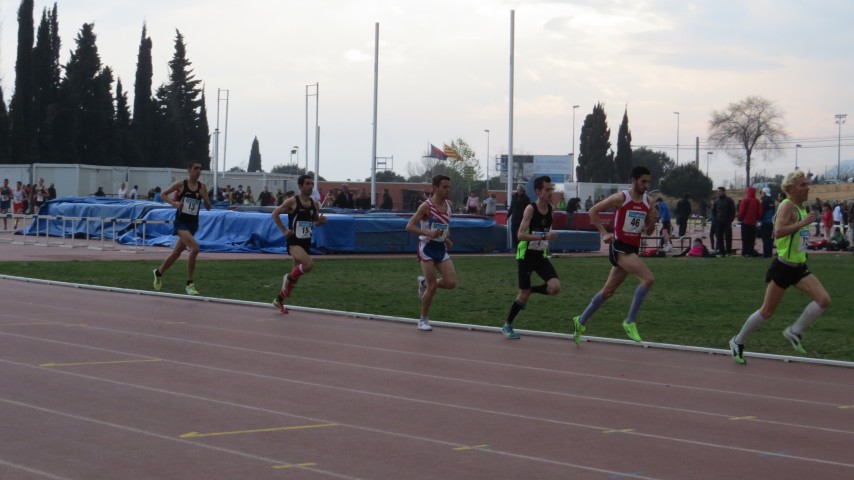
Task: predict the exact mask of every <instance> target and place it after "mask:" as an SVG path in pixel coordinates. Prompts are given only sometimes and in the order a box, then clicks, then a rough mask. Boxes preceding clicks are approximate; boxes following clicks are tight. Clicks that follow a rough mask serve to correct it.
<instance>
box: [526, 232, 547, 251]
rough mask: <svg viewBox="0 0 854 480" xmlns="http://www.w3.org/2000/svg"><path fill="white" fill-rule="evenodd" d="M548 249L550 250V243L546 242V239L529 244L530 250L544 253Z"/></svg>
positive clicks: (537, 233) (536, 233)
mask: <svg viewBox="0 0 854 480" xmlns="http://www.w3.org/2000/svg"><path fill="white" fill-rule="evenodd" d="M531 233H532V234H533V235H539V234H541V233H546V234H547V233H548V232H531ZM548 248H549V241H548V240H545V239H540V240H534V241H529V242H528V250H536V251H538V252H542V251H545V250H548Z"/></svg>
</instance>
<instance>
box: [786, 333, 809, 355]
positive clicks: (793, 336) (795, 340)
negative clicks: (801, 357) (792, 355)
mask: <svg viewBox="0 0 854 480" xmlns="http://www.w3.org/2000/svg"><path fill="white" fill-rule="evenodd" d="M783 336H784V337H786V340H788V341H789V342H790V343H791V344H792V346H793V347H795V350H797V351H798V353H801V354H806V353H807V351H806V349H805V348H804V346H803V344H802V343H801V336H800V335H798V334H797V333H795V332H793V331H792V327H786V329H785V330H783Z"/></svg>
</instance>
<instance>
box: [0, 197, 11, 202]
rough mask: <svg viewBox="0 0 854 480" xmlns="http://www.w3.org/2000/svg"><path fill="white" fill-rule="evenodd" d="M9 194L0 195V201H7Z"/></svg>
mask: <svg viewBox="0 0 854 480" xmlns="http://www.w3.org/2000/svg"><path fill="white" fill-rule="evenodd" d="M8 201H9V195H0V202H8Z"/></svg>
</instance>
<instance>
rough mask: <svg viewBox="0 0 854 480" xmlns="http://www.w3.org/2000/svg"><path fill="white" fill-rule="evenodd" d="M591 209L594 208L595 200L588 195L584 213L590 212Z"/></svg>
mask: <svg viewBox="0 0 854 480" xmlns="http://www.w3.org/2000/svg"><path fill="white" fill-rule="evenodd" d="M591 208H593V199H592V198H590V196H589V195H588V196H587V200H585V201H584V211H585V212H589V211H590V209H591Z"/></svg>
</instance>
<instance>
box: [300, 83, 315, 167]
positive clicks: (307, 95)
mask: <svg viewBox="0 0 854 480" xmlns="http://www.w3.org/2000/svg"><path fill="white" fill-rule="evenodd" d="M310 87H314V93H308V91H309V88H310ZM308 97H316V98H315V99H314V156H315V160H314V163H315V167H317V162H318V155H317V147H318V145H317V144H318V143H319V141H320V139H319V138H318V136H317V122H318V118H317V117H318V114H319V113H320V82H318V83H312V84H310V85H306V86H305V173H306V175H308ZM297 162H299V157H297ZM316 170H320V169H319V168H315V172H314V175H315V177H316V176H317V171H316ZM314 180H315V182H316V181H317V178H315V179H314Z"/></svg>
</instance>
